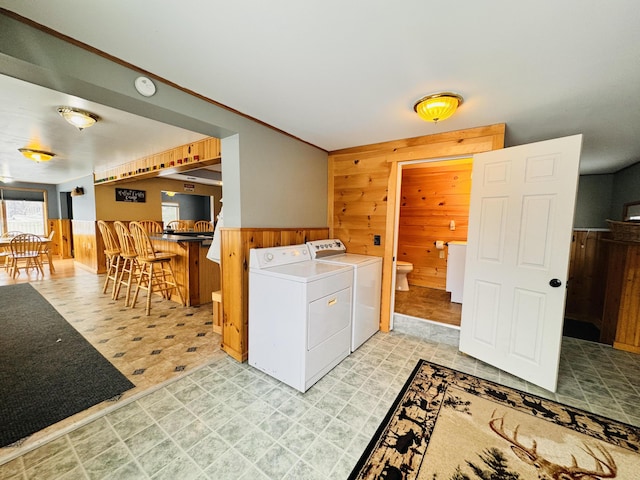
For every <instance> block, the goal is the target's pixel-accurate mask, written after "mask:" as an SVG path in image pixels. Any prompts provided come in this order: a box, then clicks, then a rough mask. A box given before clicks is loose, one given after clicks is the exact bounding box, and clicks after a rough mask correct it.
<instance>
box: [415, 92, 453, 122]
mask: <svg viewBox="0 0 640 480" xmlns="http://www.w3.org/2000/svg"><path fill="white" fill-rule="evenodd" d="M462 102H463V98H462V96H461V95H458V94H457V93H451V92H440V93H432V94H431V95H427V96H425V97H422V98H421V99H420V100H418V101H417V102H416V104H415V105H414V106H413V110H414V111H415V112H416V113H417V114H418V116H419V117H420V118H421V119H423V120H425V121H427V122H433V123H438V122H441V121H442V120H446V119H447V118H449V117H450V116H451V115H453V114H454V113H455V112H456V110H457V109H458V107H459V106H460V105H462Z"/></svg>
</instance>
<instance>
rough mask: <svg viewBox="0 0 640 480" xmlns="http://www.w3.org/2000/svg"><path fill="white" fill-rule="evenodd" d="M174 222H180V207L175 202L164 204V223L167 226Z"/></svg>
mask: <svg viewBox="0 0 640 480" xmlns="http://www.w3.org/2000/svg"><path fill="white" fill-rule="evenodd" d="M174 220H180V205H179V204H178V203H174V202H162V223H164V225H165V226H166V225H167V223H169V222H173V221H174Z"/></svg>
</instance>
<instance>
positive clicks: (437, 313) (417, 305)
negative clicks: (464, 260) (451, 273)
mask: <svg viewBox="0 0 640 480" xmlns="http://www.w3.org/2000/svg"><path fill="white" fill-rule="evenodd" d="M472 161H473V159H472V158H468V157H465V158H450V159H436V160H422V161H414V162H406V163H401V164H399V168H398V184H399V188H398V190H397V191H398V195H399V196H398V199H397V202H396V208H397V212H396V222H397V223H396V229H395V248H394V250H395V259H396V262H398V261H400V262H407V263H408V264H410V267H409V269H410V271H409V273H407V280H408V285H409V289H408V290H395V289H394V292H393V297H394V298H393V305H394V308H393V312H394V313H395V314H402V315H407V316H410V317H415V318H420V319H424V320H430V321H433V322H438V323H442V324H447V325H453V326H459V325H460V317H461V313H462V304H461V303H455V302H452V301H451V294H450V293H449V292H448V291H447V288H446V283H447V282H446V279H447V262H448V259H447V256H448V243H449V242H453V241H455V242H466V240H467V228H468V224H469V201H470V195H471V168H472ZM396 280H397V279H396ZM395 283H397V282H395Z"/></svg>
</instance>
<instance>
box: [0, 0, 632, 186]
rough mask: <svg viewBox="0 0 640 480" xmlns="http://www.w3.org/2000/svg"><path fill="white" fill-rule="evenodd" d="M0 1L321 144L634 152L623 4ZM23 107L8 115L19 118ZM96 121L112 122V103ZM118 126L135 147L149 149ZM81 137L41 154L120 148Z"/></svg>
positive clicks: (627, 12)
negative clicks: (418, 106)
mask: <svg viewBox="0 0 640 480" xmlns="http://www.w3.org/2000/svg"><path fill="white" fill-rule="evenodd" d="M0 6H1V7H4V8H6V9H8V10H12V11H14V12H16V13H18V14H20V15H23V16H25V17H27V18H30V19H32V20H34V21H36V22H38V23H41V24H43V25H45V26H48V27H50V28H52V29H54V30H57V31H59V32H61V33H64V34H66V35H68V36H70V37H73V38H75V39H77V40H80V41H82V42H84V43H86V44H88V45H91V46H92V47H95V48H97V49H100V50H103V51H105V52H107V53H109V54H111V55H113V56H115V57H118V58H120V59H122V60H125V61H127V62H130V63H131V64H134V65H136V66H138V67H140V68H142V69H145V70H147V71H149V72H152V73H153V74H155V75H158V76H160V77H163V78H165V79H167V80H169V81H171V82H174V83H175V84H178V85H180V86H182V87H185V88H187V89H190V90H193V91H195V92H197V93H199V94H201V95H203V96H205V97H208V98H211V99H213V100H215V101H217V102H220V103H222V104H224V105H227V106H229V107H231V108H233V109H236V110H238V111H240V112H242V113H244V114H247V115H250V116H252V117H254V118H256V119H259V120H261V121H263V122H265V123H267V124H270V125H273V126H274V127H277V128H279V129H281V130H283V131H285V132H288V133H290V134H292V135H294V136H296V137H299V138H301V139H303V140H305V141H307V142H309V143H311V144H314V145H317V146H318V147H321V148H323V149H325V150H328V151H331V150H335V149H341V148H347V147H352V146H358V145H363V144H369V143H376V142H382V141H387V140H394V139H400V138H408V137H415V136H420V135H428V134H432V133H438V132H444V131H451V130H458V129H464V128H470V127H476V126H482V125H490V124H494V123H502V122H504V123H506V124H507V145H508V146H511V145H519V144H523V143H529V142H533V141H538V140H545V139H549V138H554V137H560V136H565V135H571V134H575V133H583V134H584V144H583V154H582V161H581V172H582V173H584V174H590V173H610V172H615V171H618V170H619V169H621V168H624V167H625V166H628V165H631V164H633V163H635V162H637V161H638V160H640V8H638V7H637V2H636V1H635V0H611V1H609V2H602V1H601V0H562V1H551V0H537V1H531V0H528V1H520V2H517V1H513V0H486V1H484V2H472V1H465V0H449V1H442V0H440V1H437V0H401V1H398V2H393V3H392V2H389V1H388V0H366V1H365V0H351V1H344V0H323V1H304V2H302V1H296V0H272V1H269V2H265V1H264V0H242V1H237V2H231V1H225V2H222V1H218V0H184V1H181V2H175V1H170V0H160V1H159V0H137V1H135V2H131V1H130V0H110V1H109V2H87V1H86V0H48V1H47V2H25V1H23V0H0ZM0 88H2V85H0ZM441 90H452V91H456V92H458V93H460V94H462V95H463V97H464V99H465V102H464V104H463V105H462V107H461V108H460V110H459V111H458V113H457V114H456V115H455V116H454V117H452V118H451V119H449V120H446V121H445V122H442V123H441V124H438V125H433V124H428V123H425V122H423V121H421V120H420V119H418V118H417V116H416V115H415V113H414V112H413V104H414V102H415V100H417V99H418V98H419V97H421V96H423V95H425V94H428V93H432V92H435V91H441ZM43 101H44V99H43ZM77 101H78V102H80V104H81V103H82V102H81V101H80V100H77ZM17 103H18V100H17V99H16V107H17V106H18V105H17ZM49 103H51V102H50V101H49ZM55 103H56V104H57V103H60V102H57V101H56V102H55ZM63 103H68V102H63ZM54 106H55V105H54ZM35 107H36V106H31V107H28V108H27V110H26V112H24V115H25V118H24V119H23V120H24V123H23V124H22V125H21V127H22V128H23V129H26V128H29V125H28V123H29V120H30V117H31V115H32V110H33V109H35ZM12 108H13V102H10V101H9V102H8V104H7V105H6V106H5V105H2V106H0V112H1V114H2V115H1V116H0V127H1V128H0V147H2V149H3V150H2V151H0V155H2V157H0V158H2V163H3V164H4V163H5V162H6V160H5V158H6V152H5V151H4V147H5V144H7V141H6V140H5V138H4V137H5V136H11V137H12V138H13V137H17V138H13V139H14V143H16V142H18V140H22V138H20V135H22V136H23V137H24V136H25V135H26V136H28V134H26V133H24V132H23V133H22V134H20V133H19V132H16V130H15V129H14V126H13V122H7V121H5V118H4V117H5V115H7V114H10V113H11V112H9V110H11V109H12ZM87 108H88V107H87ZM105 111H108V110H105ZM54 113H55V112H54ZM96 113H98V114H101V113H102V112H101V111H98V112H96ZM112 114H113V115H114V116H113V117H110V115H112ZM16 115H21V114H20V113H17V114H16ZM106 118H113V121H114V124H113V125H112V127H113V129H114V130H113V132H112V133H114V132H116V131H117V129H118V125H117V123H118V121H119V119H118V118H117V115H116V112H114V111H109V115H105V119H106ZM58 120H59V119H58ZM129 120H130V119H129ZM33 121H34V122H36V128H40V129H42V130H43V131H45V130H47V129H49V128H57V129H58V128H59V131H58V132H57V135H62V136H63V137H64V138H65V141H67V140H66V136H67V135H71V133H73V134H74V135H75V136H76V138H78V137H79V138H82V137H83V136H85V137H88V135H87V134H89V133H90V132H91V130H87V131H85V132H77V131H76V132H71V133H68V132H63V131H62V128H61V127H60V126H58V127H53V126H47V125H46V122H47V121H46V120H44V119H42V118H38V119H37V120H35V119H34V120H33ZM140 121H141V122H142V121H143V120H140ZM38 122H39V123H40V125H39V126H38ZM106 125H107V122H106V121H105V126H106ZM64 126H65V127H66V125H64ZM160 128H161V127H159V126H158V132H155V131H154V132H153V134H156V133H158V136H159V137H161V138H167V139H168V138H170V134H169V133H168V131H173V130H174V129H173V128H171V127H164V128H166V129H168V130H165V131H163V132H162V133H159V132H160ZM94 129H95V131H96V136H98V135H100V136H102V135H104V136H107V135H108V134H106V133H105V134H103V133H100V134H98V133H97V132H98V131H99V130H98V127H94ZM145 131H147V132H149V131H150V130H149V129H147V128H145ZM7 132H8V133H7ZM184 134H185V132H177V136H178V137H179V136H180V135H184ZM122 137H123V135H121V134H118V135H117V136H116V137H114V138H118V139H121V138H122ZM132 137H133V139H134V140H137V141H139V142H140V143H141V144H144V145H140V148H141V150H144V149H146V148H150V147H149V145H151V144H155V145H157V143H155V142H156V140H157V139H150V140H148V139H147V138H145V136H144V135H133V136H132ZM58 138H59V137H58ZM85 141H86V145H84V146H83V147H82V149H81V150H80V151H79V152H75V151H74V150H70V148H71V145H70V144H67V145H65V146H64V148H62V149H60V148H59V147H57V146H56V147H55V149H56V151H57V150H60V151H61V152H63V154H64V155H66V156H67V157H68V158H69V159H71V160H73V161H72V164H74V163H75V159H74V157H75V156H76V155H77V154H81V155H83V156H84V157H85V158H83V161H85V162H87V161H91V162H99V161H100V160H99V159H98V156H100V158H103V156H104V151H103V150H102V149H103V148H107V151H112V150H114V147H115V149H116V150H119V149H121V148H122V149H123V150H125V149H126V148H128V147H126V146H125V145H121V144H120V143H119V142H120V140H119V142H112V143H108V144H106V146H105V145H103V146H100V145H99V144H98V143H95V142H94V141H92V140H86V139H85ZM122 142H123V144H124V142H125V140H124V139H122ZM18 143H19V142H18ZM180 143H185V142H182V141H180ZM126 145H130V144H126ZM12 147H15V145H13V146H12ZM16 148H17V147H16ZM52 148H53V147H52ZM74 148H75V147H74ZM78 149H80V147H78ZM115 156H116V157H117V158H121V157H120V156H119V154H118V155H115ZM2 166H4V165H2ZM36 167H39V165H38V166H36Z"/></svg>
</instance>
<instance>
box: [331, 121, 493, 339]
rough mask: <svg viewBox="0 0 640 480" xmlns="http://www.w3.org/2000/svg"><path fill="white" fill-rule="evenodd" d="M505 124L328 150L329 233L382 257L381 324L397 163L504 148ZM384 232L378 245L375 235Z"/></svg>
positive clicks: (386, 319) (385, 314)
mask: <svg viewBox="0 0 640 480" xmlns="http://www.w3.org/2000/svg"><path fill="white" fill-rule="evenodd" d="M504 133H505V125H504V124H496V125H489V126H486V127H478V128H471V129H468V130H458V131H454V132H445V133H439V134H435V135H426V136H422V137H415V138H407V139H403V140H395V141H391V142H384V143H377V144H372V145H364V146H361V147H355V148H349V149H345V150H338V151H334V152H331V153H330V154H329V219H328V221H329V227H330V233H329V236H330V237H336V238H340V239H341V240H342V241H343V242H344V243H345V245H346V247H347V250H348V251H351V252H354V253H364V254H368V255H376V256H380V257H383V259H384V260H383V272H382V305H381V321H380V327H381V329H382V330H383V331H388V330H389V325H390V313H391V303H390V302H391V285H392V279H393V255H394V245H393V242H394V230H395V224H396V218H395V215H396V194H397V188H398V185H397V184H398V181H397V180H398V179H397V173H398V162H407V161H413V160H425V159H445V158H451V157H463V156H471V155H473V154H474V153H480V152H487V151H490V150H497V149H500V148H503V147H504ZM376 235H379V236H380V245H374V238H375V236H376Z"/></svg>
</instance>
